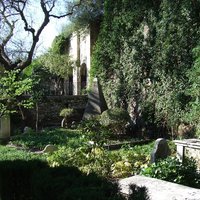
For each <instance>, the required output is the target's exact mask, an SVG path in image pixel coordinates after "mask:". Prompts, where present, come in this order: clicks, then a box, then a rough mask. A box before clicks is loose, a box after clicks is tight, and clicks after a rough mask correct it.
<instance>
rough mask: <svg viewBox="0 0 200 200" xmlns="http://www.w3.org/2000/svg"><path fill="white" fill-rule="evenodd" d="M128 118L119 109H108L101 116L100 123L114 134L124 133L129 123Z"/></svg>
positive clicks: (126, 113)
mask: <svg viewBox="0 0 200 200" xmlns="http://www.w3.org/2000/svg"><path fill="white" fill-rule="evenodd" d="M129 121H130V116H129V114H128V112H127V111H126V110H123V109H121V108H114V109H108V110H106V111H104V112H103V113H102V114H101V119H100V122H101V124H102V125H103V126H105V127H107V128H109V129H110V130H112V131H113V133H115V134H121V133H125V126H126V125H127V124H128V123H129Z"/></svg>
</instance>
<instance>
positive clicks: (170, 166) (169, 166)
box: [141, 157, 200, 188]
mask: <svg viewBox="0 0 200 200" xmlns="http://www.w3.org/2000/svg"><path fill="white" fill-rule="evenodd" d="M196 169H197V166H196V163H195V161H194V160H192V159H186V160H185V162H184V163H181V162H179V161H178V160H177V159H176V158H175V157H169V158H167V159H165V160H163V161H159V162H157V163H153V164H152V165H150V166H149V167H147V168H145V169H143V170H142V172H141V174H143V175H145V176H150V177H153V178H158V179H162V180H166V181H170V182H174V183H179V184H183V185H187V186H190V187H196V188H200V179H199V174H197V173H196Z"/></svg>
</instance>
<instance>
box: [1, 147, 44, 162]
mask: <svg viewBox="0 0 200 200" xmlns="http://www.w3.org/2000/svg"><path fill="white" fill-rule="evenodd" d="M0 152H1V153H0V161H6V160H7V161H14V160H25V161H29V160H34V159H39V160H45V159H46V156H45V155H43V154H35V153H31V152H27V151H24V150H18V149H16V148H15V147H9V146H1V145H0Z"/></svg>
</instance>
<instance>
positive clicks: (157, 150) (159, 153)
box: [151, 138, 171, 163]
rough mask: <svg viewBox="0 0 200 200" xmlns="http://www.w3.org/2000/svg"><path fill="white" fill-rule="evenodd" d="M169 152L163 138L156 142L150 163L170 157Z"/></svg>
mask: <svg viewBox="0 0 200 200" xmlns="http://www.w3.org/2000/svg"><path fill="white" fill-rule="evenodd" d="M170 153H171V151H170V149H169V146H168V144H167V141H166V140H165V139H164V138H159V139H157V140H156V142H155V145H154V149H153V151H152V153H151V163H154V162H157V161H158V160H159V159H165V158H167V157H168V156H169V155H170Z"/></svg>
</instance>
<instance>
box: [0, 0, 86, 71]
mask: <svg viewBox="0 0 200 200" xmlns="http://www.w3.org/2000/svg"><path fill="white" fill-rule="evenodd" d="M4 2H5V3H4ZM28 2H29V0H7V1H4V0H0V7H2V9H1V8H0V18H1V17H2V18H3V19H4V23H5V24H6V26H7V28H8V29H9V32H8V33H7V35H6V37H5V38H4V39H3V40H2V41H0V42H1V43H0V64H3V65H4V67H5V69H7V70H13V69H20V70H23V69H24V68H26V67H27V66H28V65H30V64H31V62H32V59H33V56H34V51H35V49H36V46H37V44H38V41H39V38H40V36H41V33H42V32H43V30H44V28H45V27H46V26H47V24H48V23H49V22H50V18H57V19H60V18H64V17H67V16H70V15H72V14H73V12H74V9H75V8H77V7H79V6H80V5H81V4H82V3H83V2H84V0H79V2H77V3H75V4H74V5H73V6H72V7H71V9H70V10H69V11H67V12H66V13H64V14H56V13H54V12H55V11H54V9H55V7H56V2H58V0H49V1H47V0H40V8H41V10H42V12H43V14H44V18H43V20H42V21H41V23H40V25H39V28H37V29H36V27H34V26H33V24H32V22H30V20H29V19H28V18H27V5H28ZM12 13H13V14H12ZM17 17H18V18H19V19H20V21H21V22H23V24H24V27H23V28H24V30H25V32H27V33H30V34H31V35H32V39H31V40H32V42H31V45H30V48H29V50H28V51H27V50H22V51H21V52H22V53H27V56H26V58H25V59H23V60H22V61H20V62H19V61H18V62H11V59H10V58H9V55H8V54H6V51H5V47H6V45H7V44H8V42H9V41H10V40H11V38H12V37H13V35H14V34H15V28H16V26H15V25H16V23H17V22H18V21H17V20H15V21H13V19H14V18H17ZM17 51H18V50H17ZM17 51H16V52H17Z"/></svg>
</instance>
